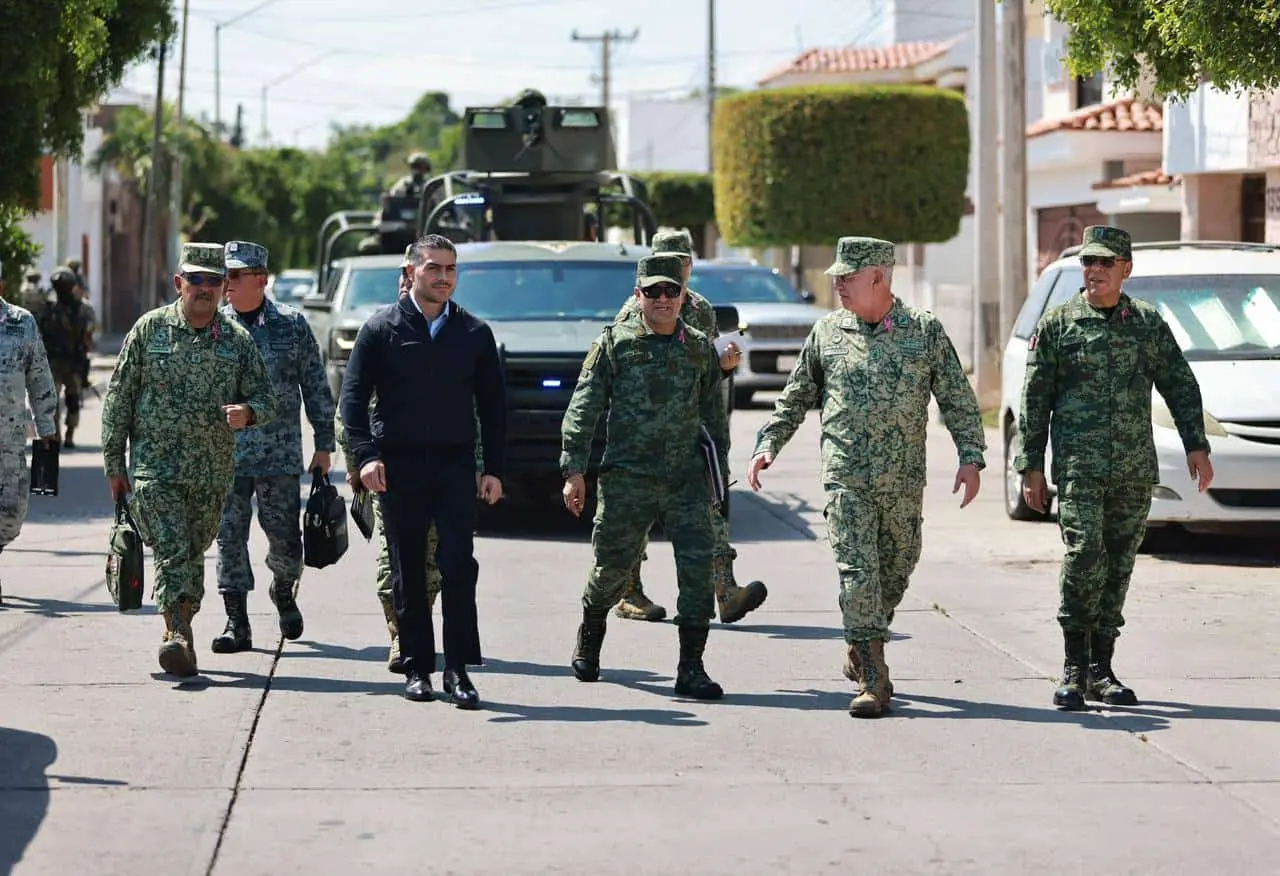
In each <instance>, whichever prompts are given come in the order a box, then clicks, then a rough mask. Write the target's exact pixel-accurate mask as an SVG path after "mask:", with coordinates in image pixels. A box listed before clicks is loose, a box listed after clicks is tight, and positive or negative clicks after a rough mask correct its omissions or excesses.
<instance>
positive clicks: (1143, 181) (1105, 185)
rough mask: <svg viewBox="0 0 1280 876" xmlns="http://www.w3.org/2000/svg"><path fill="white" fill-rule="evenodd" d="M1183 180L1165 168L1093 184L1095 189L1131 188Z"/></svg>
mask: <svg viewBox="0 0 1280 876" xmlns="http://www.w3.org/2000/svg"><path fill="white" fill-rule="evenodd" d="M1180 182H1182V177H1180V176H1170V175H1169V174H1167V173H1165V172H1164V171H1163V170H1144V171H1143V172H1142V173H1131V174H1129V175H1128V176H1122V177H1119V178H1118V179H1104V180H1103V181H1102V182H1096V183H1094V184H1093V187H1094V188H1095V189H1129V188H1133V187H1134V186H1176V185H1177V184H1178V183H1180Z"/></svg>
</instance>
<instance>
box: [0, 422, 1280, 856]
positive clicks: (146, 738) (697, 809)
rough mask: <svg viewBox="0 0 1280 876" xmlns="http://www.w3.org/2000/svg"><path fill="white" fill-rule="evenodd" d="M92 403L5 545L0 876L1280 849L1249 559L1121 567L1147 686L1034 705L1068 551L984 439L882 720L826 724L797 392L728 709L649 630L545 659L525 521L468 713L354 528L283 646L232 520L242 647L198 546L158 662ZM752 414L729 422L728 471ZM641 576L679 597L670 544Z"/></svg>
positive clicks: (731, 672)
mask: <svg viewBox="0 0 1280 876" xmlns="http://www.w3.org/2000/svg"><path fill="white" fill-rule="evenodd" d="M98 412H99V404H98V402H97V401H93V400H91V401H90V403H89V407H88V409H87V411H86V415H85V423H84V425H83V427H82V431H83V441H84V449H83V450H81V451H78V452H76V453H73V454H69V455H67V456H64V459H63V466H64V469H63V473H62V484H63V489H64V495H62V496H60V497H58V498H56V499H45V498H39V497H33V499H32V514H31V518H30V520H29V522H28V523H27V526H26V529H25V530H24V532H23V535H22V537H21V538H20V539H19V540H18V542H16V543H15V544H14V545H13V546H12V547H11V548H10V549H9V550H6V551H5V553H4V555H3V558H2V559H0V574H2V575H3V581H4V591H5V607H4V608H3V609H0V874H5V873H9V872H11V868H12V872H13V873H16V874H20V876H46V874H48V876H65V874H71V873H85V874H129V876H136V874H151V873H167V874H216V876H223V874H226V876H256V874H271V876H284V874H294V873H297V874H308V876H314V874H351V873H365V872H368V873H494V874H516V873H552V872H555V873H584V874H586V873H590V874H613V873H688V872H700V873H726V874H728V873H735V874H741V873H805V874H817V873H837V872H840V873H848V872H856V871H857V869H858V868H859V867H860V866H865V867H867V868H868V869H869V870H871V871H874V872H878V873H982V874H992V873H1011V874H1012V873H1019V874H1021V873H1029V872H1036V873H1046V874H1047V873H1095V872H1097V873H1108V874H1113V873H1159V874H1177V873H1195V874H1202V873H1205V872H1216V873H1235V874H1246V873H1248V874H1254V873H1257V874H1261V873H1274V872H1275V868H1276V861H1277V860H1278V859H1280V756H1278V755H1277V752H1280V697H1278V696H1277V690H1278V689H1280V684H1278V682H1280V636H1277V634H1276V631H1277V629H1280V576H1278V575H1277V572H1276V559H1277V553H1276V551H1275V550H1274V549H1272V550H1271V552H1270V553H1268V549H1267V548H1266V546H1265V545H1262V544H1260V543H1247V542H1230V541H1224V540H1218V541H1210V540H1207V539H1188V540H1186V541H1185V542H1183V543H1182V548H1183V549H1184V550H1186V551H1187V553H1185V554H1182V555H1179V556H1151V555H1146V556H1143V557H1142V558H1141V559H1140V561H1139V566H1138V570H1137V572H1136V578H1135V584H1134V587H1133V590H1132V592H1131V597H1130V600H1129V611H1128V612H1127V614H1128V618H1129V626H1128V627H1127V628H1126V634H1125V636H1124V637H1123V638H1122V639H1121V641H1120V648H1119V654H1118V657H1117V669H1118V672H1119V673H1120V675H1121V677H1122V678H1123V679H1124V680H1125V681H1126V682H1127V683H1129V684H1130V685H1132V686H1133V687H1134V688H1135V689H1136V690H1137V692H1138V695H1139V697H1140V698H1141V700H1142V702H1143V705H1141V706H1139V707H1136V708H1130V709H1123V710H1121V709H1115V710H1110V711H1090V712H1086V713H1079V714H1063V713H1059V712H1057V711H1055V710H1054V709H1053V708H1052V706H1051V705H1050V696H1051V693H1052V690H1053V686H1054V681H1053V679H1055V678H1056V675H1057V672H1058V670H1059V668H1060V666H1061V657H1060V638H1059V635H1058V630H1057V627H1056V624H1055V622H1054V620H1053V616H1054V611H1055V609H1056V573H1057V562H1058V559H1059V556H1060V553H1061V544H1060V542H1059V541H1058V537H1057V532H1056V528H1055V527H1054V526H1052V525H1035V524H1014V523H1011V522H1009V521H1008V520H1007V519H1006V518H1005V516H1004V514H1003V511H1002V509H1001V485H1000V454H999V449H998V447H997V446H996V442H995V440H994V435H992V436H990V437H989V441H990V443H991V444H992V448H991V449H990V450H989V451H988V463H989V465H990V466H991V468H990V469H989V470H988V476H987V478H986V480H985V482H984V492H983V494H982V496H981V497H980V498H979V499H978V501H977V502H976V503H975V504H974V505H973V506H971V507H970V508H968V509H966V510H965V511H963V512H961V511H959V510H958V509H957V506H958V504H959V502H958V498H957V497H955V496H953V495H951V493H950V490H951V481H952V477H953V475H954V456H953V454H952V451H951V448H950V444H949V441H948V439H947V437H946V435H945V433H944V432H943V431H942V430H941V429H940V428H938V429H936V430H935V434H934V435H933V436H932V438H931V451H932V452H931V483H930V485H929V487H928V491H927V499H926V512H925V518H926V522H925V553H924V559H923V561H922V562H921V565H920V567H919V569H918V571H917V573H916V575H915V577H914V579H913V582H912V587H911V590H910V591H909V592H908V594H907V598H906V601H905V603H904V606H903V608H904V609H905V610H903V611H901V612H900V613H899V620H898V622H897V629H896V630H895V641H894V642H893V643H892V644H891V645H890V647H889V652H888V659H889V663H890V666H891V667H892V669H893V672H894V680H895V683H896V687H897V691H898V697H897V699H896V700H895V703H894V705H895V708H894V710H893V712H892V713H891V714H890V715H889V716H887V717H885V718H882V719H880V720H878V721H856V720H854V719H851V718H850V717H849V716H848V714H847V712H846V711H845V707H846V704H847V703H848V700H849V696H850V685H849V683H848V682H847V681H846V680H845V679H844V678H843V677H842V676H841V673H840V665H841V661H842V641H841V636H840V629H839V615H838V612H837V608H836V577H835V571H834V565H833V563H832V560H831V556H830V554H829V551H828V548H827V546H826V544H825V541H824V530H823V522H822V514H821V509H822V498H821V490H820V485H819V482H818V479H817V450H816V419H817V415H816V413H814V414H811V415H810V420H809V423H808V424H807V425H806V427H805V429H804V430H803V431H802V432H801V434H800V435H798V436H797V438H796V440H795V441H794V442H793V443H792V444H791V445H790V446H789V447H788V448H787V449H786V450H785V451H784V453H783V455H782V456H781V458H780V460H779V462H778V464H777V465H776V466H775V467H774V469H773V470H771V471H769V472H766V473H765V477H766V488H767V492H766V493H762V494H760V495H759V496H753V495H751V494H750V493H749V491H746V490H745V488H739V489H737V490H735V493H734V506H733V532H734V541H735V543H736V546H737V548H738V550H739V553H740V559H739V562H738V570H739V577H740V578H741V579H743V581H745V580H749V579H750V578H754V577H759V578H763V579H764V580H765V581H766V582H767V583H768V584H769V588H770V596H769V600H768V602H766V603H765V605H764V606H763V607H762V608H761V609H760V610H759V611H757V612H755V613H754V614H752V615H749V616H748V617H747V618H746V619H745V620H743V621H742V622H740V623H739V624H737V625H734V626H732V627H724V626H721V625H716V626H715V627H714V628H713V630H712V635H711V640H710V645H709V647H708V652H707V665H708V669H709V671H710V673H711V675H712V677H713V678H715V679H716V680H717V681H720V682H721V683H722V684H723V685H724V686H725V689H726V690H727V692H728V693H727V696H726V698H725V699H724V700H723V701H721V702H718V703H696V702H689V701H684V700H681V699H677V698H675V697H674V696H673V694H672V692H671V684H672V680H673V676H674V672H675V662H676V654H677V643H676V632H675V630H674V629H673V628H672V626H671V625H670V624H667V623H661V624H643V623H636V622H628V621H618V620H614V619H612V618H611V620H610V626H609V633H608V637H607V639H606V643H605V651H604V677H603V680H602V682H601V683H599V684H595V685H585V684H580V683H578V682H577V681H575V680H574V679H573V677H572V675H571V674H570V671H569V669H568V665H567V664H568V660H569V655H570V652H571V650H572V644H573V636H574V631H575V629H576V625H577V622H578V618H579V609H578V605H579V602H578V599H579V594H580V592H581V589H582V585H583V581H584V577H585V575H586V571H587V567H588V563H589V556H590V554H589V544H588V541H587V530H586V528H585V527H582V526H573V525H566V524H565V521H564V520H560V521H557V520H555V519H554V515H551V516H548V517H547V519H545V520H535V521H528V520H526V521H525V522H524V523H523V524H522V526H521V529H520V531H518V532H506V533H503V534H501V535H493V534H485V535H484V537H482V538H481V539H480V540H479V542H478V552H479V558H480V563H481V585H480V586H481V593H480V612H481V624H482V634H483V641H484V645H485V650H486V654H487V655H488V658H489V659H488V662H487V665H486V666H485V667H484V668H483V669H479V670H476V671H475V672H474V678H475V681H476V684H477V686H478V687H479V689H480V694H481V696H482V698H483V700H484V702H485V706H484V711H481V712H477V713H467V712H461V711H457V710H455V709H453V708H452V707H450V706H447V705H445V704H443V703H440V702H436V703H431V704H414V703H410V702H407V701H405V700H404V699H402V698H401V696H400V691H401V689H402V683H401V680H400V678H399V677H398V676H392V675H390V674H389V673H388V672H387V671H386V669H385V663H384V661H385V654H386V644H387V642H386V634H385V627H384V624H383V621H382V617H381V612H380V610H379V607H378V603H377V600H376V598H375V596H374V584H373V558H374V547H373V546H371V545H369V544H367V543H365V542H364V541H363V540H360V539H359V536H358V534H357V533H356V532H355V530H354V527H353V528H352V533H353V539H355V541H353V544H352V548H351V551H350V553H349V554H348V556H347V557H345V558H344V559H343V561H342V562H341V563H340V564H339V565H338V566H336V567H332V568H330V569H326V570H323V571H320V572H315V571H309V572H308V574H307V576H306V578H305V579H304V582H303V586H302V591H301V595H300V604H301V606H302V609H303V612H304V614H305V616H306V631H305V633H304V635H303V637H302V639H301V640H299V641H297V642H290V643H287V644H286V645H285V646H284V647H283V648H280V647H279V644H278V643H279V637H278V635H275V632H276V627H275V623H274V610H273V609H272V607H271V605H270V603H269V601H268V599H267V595H266V584H267V582H268V581H269V576H268V573H267V572H266V570H265V567H264V566H263V565H262V563H261V550H262V545H263V542H262V538H261V535H260V533H257V532H256V530H255V536H254V544H255V550H256V551H257V552H258V561H259V562H258V563H257V565H256V571H257V573H258V576H259V577H258V582H259V587H258V590H257V591H256V592H255V593H254V594H253V596H252V597H251V600H250V609H251V611H252V616H253V617H252V619H253V624H254V633H255V644H256V645H257V649H256V650H255V651H254V652H253V653H251V654H240V655H228V656H219V655H214V654H212V653H210V651H209V640H210V639H211V638H212V637H213V636H214V635H215V634H216V633H217V632H219V631H220V630H221V626H222V619H223V615H222V609H221V604H220V602H219V600H218V598H217V596H216V593H214V592H213V569H214V558H213V555H212V552H211V553H210V557H209V560H208V565H207V569H208V572H207V576H208V577H207V582H208V586H209V589H210V595H209V597H207V598H206V602H205V610H204V612H203V613H201V614H200V615H199V616H198V617H197V619H196V623H195V630H196V638H197V646H198V649H199V656H200V665H201V668H202V670H203V676H202V678H201V679H199V680H197V681H194V682H191V683H186V684H178V683H176V682H175V681H174V680H172V679H169V678H167V677H165V676H163V675H160V674H159V667H158V666H157V664H156V658H155V651H156V647H157V645H158V644H159V640H160V634H161V630H162V623H161V621H160V618H159V617H158V616H156V614H155V613H154V610H153V608H152V607H151V605H150V603H149V602H148V606H147V607H146V608H145V609H144V610H143V611H141V612H138V613H135V614H132V615H128V616H120V615H118V614H117V613H116V612H115V610H114V607H113V606H112V604H111V602H110V597H109V596H108V594H107V591H106V588H105V586H104V584H103V563H104V549H105V546H106V544H105V542H106V529H107V525H108V518H109V513H110V502H109V499H108V496H107V491H106V485H105V482H104V480H103V478H102V473H101V459H100V456H99V455H98V453H97V449H98V448H97V447H96V442H95V441H94V440H93V436H95V435H96V434H97V431H98ZM766 415H767V410H766V409H765V408H758V409H755V410H749V411H738V412H736V413H735V415H734V420H735V425H734V442H735V443H734V453H733V465H734V469H735V472H736V475H737V477H739V478H743V479H745V470H746V460H747V454H748V453H749V451H750V447H751V438H752V436H753V434H754V431H755V429H756V428H758V426H759V425H760V423H761V422H762V420H763V418H764V417H765V416H766ZM343 490H344V492H345V487H343ZM566 520H567V517H566ZM645 572H646V581H647V589H648V590H649V592H650V593H651V595H652V596H653V597H654V598H655V599H657V600H658V601H660V602H662V603H663V604H665V605H666V606H667V607H668V609H669V611H671V612H672V613H674V605H675V588H674V570H673V566H672V563H671V552H670V547H669V546H668V545H667V544H666V543H665V542H658V543H656V544H655V545H654V546H653V547H652V548H651V558H650V561H649V563H648V564H647V565H646V567H645ZM148 574H149V575H150V574H151V570H150V568H148ZM437 622H438V621H437ZM438 680H439V676H438V675H437V676H436V681H437V684H438Z"/></svg>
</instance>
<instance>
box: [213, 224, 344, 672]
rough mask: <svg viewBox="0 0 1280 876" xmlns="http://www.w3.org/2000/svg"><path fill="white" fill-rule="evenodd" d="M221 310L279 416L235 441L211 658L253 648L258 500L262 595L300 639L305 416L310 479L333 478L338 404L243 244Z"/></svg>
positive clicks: (263, 263) (263, 253)
mask: <svg viewBox="0 0 1280 876" xmlns="http://www.w3.org/2000/svg"><path fill="white" fill-rule="evenodd" d="M224 254H225V260H226V266H227V303H226V304H225V305H223V308H222V313H223V315H224V316H225V317H226V318H227V319H228V320H231V321H233V322H239V323H240V325H242V326H244V328H245V329H246V330H248V332H249V335H250V336H251V337H252V338H253V341H254V343H255V344H256V345H257V347H258V352H259V353H261V355H262V360H263V362H264V363H265V364H266V367H267V374H268V375H269V376H270V378H271V385H272V387H273V389H274V390H275V395H276V404H277V407H276V418H275V419H274V420H273V421H272V422H270V423H268V424H266V425H264V426H254V427H251V428H248V429H242V430H240V431H239V432H237V433H236V473H235V481H234V482H233V483H232V486H231V492H230V493H229V494H228V496H227V504H226V508H225V509H224V510H223V512H222V522H221V524H220V525H219V528H218V592H219V593H221V594H222V603H223V605H224V606H225V607H226V611H227V625H226V629H224V630H223V632H222V634H221V635H219V636H217V637H216V638H215V639H214V640H213V651H214V652H215V653H217V654H233V653H235V652H237V651H247V650H249V649H251V648H252V647H253V631H252V629H251V628H250V625H249V609H248V597H249V591H251V590H253V567H252V564H251V563H250V560H249V523H250V521H251V520H252V518H253V499H254V497H255V496H256V497H257V499H258V525H259V526H261V527H262V531H263V533H265V534H266V536H267V568H268V569H269V570H270V571H271V575H272V580H271V587H270V589H269V590H268V595H269V596H270V598H271V601H272V602H273V603H275V606H276V612H277V614H278V616H279V625H280V634H281V635H282V636H284V637H285V638H286V639H290V640H293V639H297V638H298V637H299V636H301V635H302V626H303V624H302V612H301V611H299V610H298V603H297V590H298V582H299V580H300V579H301V577H302V529H301V526H300V522H299V518H300V516H301V514H302V494H301V489H300V484H299V479H300V477H301V472H302V470H303V469H302V419H301V408H302V406H304V405H305V406H306V409H307V419H308V420H310V421H311V428H312V430H313V439H314V441H313V443H314V447H315V451H314V454H313V455H312V457H311V461H310V462H308V463H307V467H306V471H308V472H315V471H317V470H318V471H320V472H322V473H324V474H328V473H329V467H330V457H331V454H332V453H333V444H334V435H333V431H334V420H333V418H334V402H333V396H332V395H331V394H330V393H329V382H328V380H327V379H326V378H325V374H324V364H323V363H322V362H321V361H320V347H319V345H318V344H317V343H316V338H315V335H314V334H313V333H312V331H311V327H310V326H309V325H308V324H307V320H306V318H305V317H304V316H303V315H302V312H301V311H300V310H297V309H295V308H293V307H290V306H289V305H287V304H280V303H277V302H275V301H272V300H271V299H270V298H268V297H267V295H266V286H267V249H266V247H264V246H262V245H261V244H257V243H252V242H250V241H245V240H233V241H230V242H229V243H227V245H226V247H225V250H224Z"/></svg>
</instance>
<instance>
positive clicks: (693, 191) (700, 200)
mask: <svg viewBox="0 0 1280 876" xmlns="http://www.w3.org/2000/svg"><path fill="white" fill-rule="evenodd" d="M630 176H632V177H633V178H634V179H636V180H638V181H639V182H640V183H641V187H642V191H638V192H636V194H637V195H638V196H639V197H640V198H641V199H642V200H643V199H645V198H646V196H647V199H648V203H649V209H650V210H652V211H653V215H654V218H655V219H656V220H657V221H658V224H659V225H668V226H672V227H675V228H688V229H690V230H691V231H692V230H694V229H701V228H702V227H703V226H704V225H706V224H707V223H708V222H713V221H715V218H716V210H715V206H716V205H715V194H714V193H713V191H712V187H711V177H710V175H708V174H705V173H670V172H666V171H657V172H648V173H646V172H635V173H631V174H630ZM628 215H629V211H627V210H625V209H624V208H622V207H620V206H617V205H611V206H610V207H609V208H607V209H606V218H607V220H608V224H610V225H624V226H627V227H630V225H631V223H630V222H629V221H628V219H627V217H628Z"/></svg>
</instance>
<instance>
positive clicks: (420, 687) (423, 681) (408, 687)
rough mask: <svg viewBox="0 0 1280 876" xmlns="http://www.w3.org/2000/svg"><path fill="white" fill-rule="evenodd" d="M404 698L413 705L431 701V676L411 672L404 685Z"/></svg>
mask: <svg viewBox="0 0 1280 876" xmlns="http://www.w3.org/2000/svg"><path fill="white" fill-rule="evenodd" d="M404 698H405V699H406V700H413V701H414V702H415V703H427V702H430V701H431V676H429V675H423V674H422V673H420V672H415V671H411V672H410V673H409V678H408V680H407V681H405V684H404Z"/></svg>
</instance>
